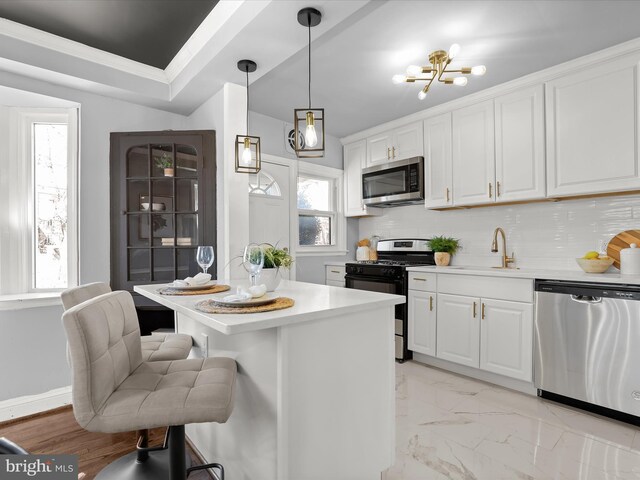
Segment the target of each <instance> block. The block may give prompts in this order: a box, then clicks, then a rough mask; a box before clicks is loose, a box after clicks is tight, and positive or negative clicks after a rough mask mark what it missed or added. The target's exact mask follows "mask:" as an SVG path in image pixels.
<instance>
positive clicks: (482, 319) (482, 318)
mask: <svg viewBox="0 0 640 480" xmlns="http://www.w3.org/2000/svg"><path fill="white" fill-rule="evenodd" d="M482 320H484V302H482Z"/></svg>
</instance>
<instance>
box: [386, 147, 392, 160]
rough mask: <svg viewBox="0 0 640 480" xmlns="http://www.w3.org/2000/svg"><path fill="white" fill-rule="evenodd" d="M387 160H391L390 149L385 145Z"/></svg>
mask: <svg viewBox="0 0 640 480" xmlns="http://www.w3.org/2000/svg"><path fill="white" fill-rule="evenodd" d="M387 160H391V149H390V148H389V147H387Z"/></svg>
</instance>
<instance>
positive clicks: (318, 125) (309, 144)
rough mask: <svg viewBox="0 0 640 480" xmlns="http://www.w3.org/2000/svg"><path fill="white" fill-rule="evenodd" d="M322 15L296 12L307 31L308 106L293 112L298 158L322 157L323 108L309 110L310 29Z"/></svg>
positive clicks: (307, 9) (303, 11) (309, 9)
mask: <svg viewBox="0 0 640 480" xmlns="http://www.w3.org/2000/svg"><path fill="white" fill-rule="evenodd" d="M321 19H322V14H321V13H320V12H319V11H318V10H316V9H315V8H303V9H302V10H300V11H299V12H298V23H300V25H302V26H303V27H307V28H308V29H309V104H308V108H296V109H294V111H293V125H294V128H295V132H296V135H295V151H296V156H297V157H298V158H318V157H323V156H324V108H311V27H315V26H316V25H319V24H320V20H321Z"/></svg>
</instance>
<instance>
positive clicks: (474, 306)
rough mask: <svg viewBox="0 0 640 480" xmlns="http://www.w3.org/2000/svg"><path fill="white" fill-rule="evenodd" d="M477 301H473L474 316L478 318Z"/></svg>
mask: <svg viewBox="0 0 640 480" xmlns="http://www.w3.org/2000/svg"><path fill="white" fill-rule="evenodd" d="M476 314H477V312H476V302H473V318H476Z"/></svg>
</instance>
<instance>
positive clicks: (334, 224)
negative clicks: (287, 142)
mask: <svg viewBox="0 0 640 480" xmlns="http://www.w3.org/2000/svg"><path fill="white" fill-rule="evenodd" d="M300 177H305V178H317V179H319V180H329V181H330V182H331V184H332V187H331V198H330V208H331V210H327V211H324V210H311V209H298V208H297V205H298V202H297V198H298V180H299V178H300ZM343 192H344V189H343V172H342V170H339V169H337V168H331V167H325V166H322V165H316V164H312V163H308V162H298V172H297V175H296V182H295V192H292V197H294V198H295V200H296V201H295V207H296V208H295V246H296V249H295V251H296V255H297V256H327V255H346V254H347V250H346V235H347V222H346V218H345V216H344V208H343V204H344V203H343V200H344V199H343V196H344V193H343ZM301 215H312V216H328V217H330V218H331V245H300V216H301Z"/></svg>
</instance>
